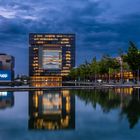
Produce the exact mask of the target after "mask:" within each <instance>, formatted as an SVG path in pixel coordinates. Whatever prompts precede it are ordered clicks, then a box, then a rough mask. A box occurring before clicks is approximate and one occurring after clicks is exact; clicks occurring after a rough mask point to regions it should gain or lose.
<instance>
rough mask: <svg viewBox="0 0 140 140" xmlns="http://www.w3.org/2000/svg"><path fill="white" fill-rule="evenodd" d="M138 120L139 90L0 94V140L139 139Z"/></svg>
mask: <svg viewBox="0 0 140 140" xmlns="http://www.w3.org/2000/svg"><path fill="white" fill-rule="evenodd" d="M139 120H140V91H139V90H138V89H132V88H129V89H128V88H126V89H125V88H123V89H119V88H118V89H102V90H90V89H88V90H87V89H86V90H54V91H47V90H46V91H41V90H38V91H32V92H14V93H13V92H7V93H6V92H5V93H1V94H0V140H3V139H4V140H7V139H10V140H11V139H14V140H16V139H18V140H19V139H23V140H25V139H28V140H30V139H35V140H37V139H40V140H41V139H50V140H52V139H54V140H55V139H56V140H57V139H59V138H61V139H62V140H63V139H67V140H71V139H76V140H77V139H82V140H83V139H93V138H94V139H114V140H115V139H116V140H118V139H121V140H124V139H128V140H129V139H139V136H140V134H139V130H140V123H139ZM42 130H43V131H42ZM49 130H51V131H49ZM56 130H57V131H56ZM58 130H59V131H58Z"/></svg>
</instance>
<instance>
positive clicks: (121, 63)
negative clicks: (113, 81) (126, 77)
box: [118, 57, 123, 84]
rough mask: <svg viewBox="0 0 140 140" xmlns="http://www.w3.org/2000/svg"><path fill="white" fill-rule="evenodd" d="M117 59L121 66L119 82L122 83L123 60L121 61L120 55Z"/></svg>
mask: <svg viewBox="0 0 140 140" xmlns="http://www.w3.org/2000/svg"><path fill="white" fill-rule="evenodd" d="M118 60H119V63H120V66H121V68H120V75H121V84H122V83H123V66H122V65H123V61H122V58H121V57H119V58H118Z"/></svg>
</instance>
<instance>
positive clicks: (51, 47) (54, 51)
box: [29, 33, 75, 81]
mask: <svg viewBox="0 0 140 140" xmlns="http://www.w3.org/2000/svg"><path fill="white" fill-rule="evenodd" d="M74 66H75V35H74V34H45V33H44V34H38V33H30V34H29V75H30V77H32V79H34V78H35V79H36V78H37V77H39V76H40V77H42V76H43V77H46V80H47V77H48V76H49V79H50V76H52V77H54V76H57V77H59V76H60V77H59V81H61V80H62V78H61V77H63V76H67V75H68V73H69V71H70V69H71V68H73V67H74ZM52 79H53V78H52ZM52 79H51V80H50V81H52Z"/></svg>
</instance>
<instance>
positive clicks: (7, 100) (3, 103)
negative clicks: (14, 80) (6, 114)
mask: <svg viewBox="0 0 140 140" xmlns="http://www.w3.org/2000/svg"><path fill="white" fill-rule="evenodd" d="M13 106H14V94H13V92H8V91H1V92H0V109H6V108H8V107H13Z"/></svg>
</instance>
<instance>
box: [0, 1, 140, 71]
mask: <svg viewBox="0 0 140 140" xmlns="http://www.w3.org/2000/svg"><path fill="white" fill-rule="evenodd" d="M139 3H140V2H139V0H135V2H132V1H131V0H123V1H112V0H106V1H101V0H76V1H75V0H71V1H66V0H59V1H57V0H53V1H52V0H38V1H33V0H28V1H25V0H14V1H11V0H7V1H2V0H0V46H1V51H4V52H7V53H11V54H13V55H15V57H16V58H17V59H16V63H17V67H16V68H17V70H18V67H19V66H20V67H22V65H21V64H20V59H24V60H25V63H26V64H23V65H24V66H28V34H29V33H30V32H48V33H51V32H52V33H57V32H61V33H76V39H77V40H76V47H77V48H76V50H77V55H76V57H77V60H76V62H77V65H78V64H80V63H82V62H83V61H85V59H88V60H91V59H92V57H93V56H97V57H98V58H99V57H100V56H101V55H102V54H104V53H109V54H111V55H113V56H115V55H117V53H118V51H117V50H118V49H119V48H122V49H123V50H126V49H127V47H128V41H129V40H133V41H135V42H136V43H137V44H138V45H139V44H140V41H139V36H140V28H139V24H140V14H139V13H140V6H139ZM130 7H131V9H130ZM127 9H129V10H127ZM23 52H24V53H26V54H24V53H23ZM19 54H20V55H19ZM81 55H82V56H83V57H81ZM18 57H19V58H20V59H18ZM27 71H28V70H26V71H25V70H24V72H26V73H27ZM18 72H21V73H22V72H23V71H22V70H21V71H20V70H18Z"/></svg>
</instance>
